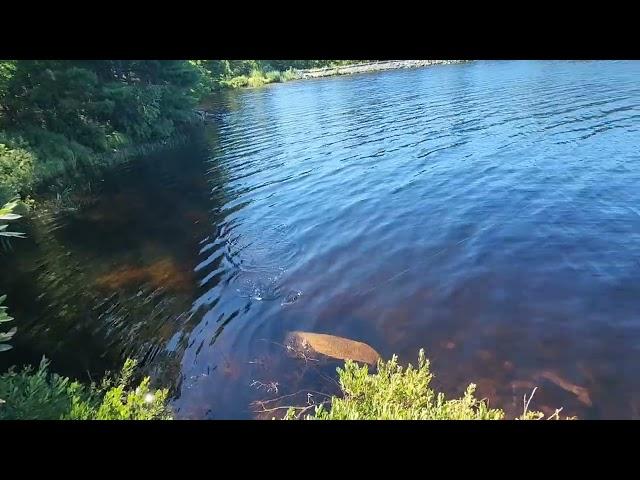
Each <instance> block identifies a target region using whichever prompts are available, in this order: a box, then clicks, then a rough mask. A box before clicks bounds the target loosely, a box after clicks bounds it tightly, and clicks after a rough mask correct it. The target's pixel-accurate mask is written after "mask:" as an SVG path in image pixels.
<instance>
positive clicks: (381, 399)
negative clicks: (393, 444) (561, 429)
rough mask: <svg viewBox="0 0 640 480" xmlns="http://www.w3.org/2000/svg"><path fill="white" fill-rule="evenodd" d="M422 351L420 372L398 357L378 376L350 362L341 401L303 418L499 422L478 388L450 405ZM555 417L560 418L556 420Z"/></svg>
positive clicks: (297, 412)
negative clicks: (437, 387) (436, 388)
mask: <svg viewBox="0 0 640 480" xmlns="http://www.w3.org/2000/svg"><path fill="white" fill-rule="evenodd" d="M429 367H430V365H429V360H427V359H426V357H425V354H424V350H420V353H419V355H418V368H414V367H413V366H412V365H409V366H408V367H407V368H406V369H403V367H401V366H400V365H398V358H397V357H396V356H395V355H394V356H393V358H392V359H391V360H390V361H387V362H385V361H383V360H379V361H378V371H377V372H376V373H375V374H371V373H369V370H368V367H367V366H366V365H365V366H359V365H358V364H357V363H354V362H352V361H350V360H348V361H347V362H346V363H345V366H344V368H338V369H337V370H338V375H339V378H340V387H341V389H342V393H343V396H342V397H335V396H334V397H332V398H331V402H330V406H329V408H327V407H326V406H325V405H324V404H321V405H319V406H317V407H315V412H314V413H313V414H311V415H306V416H304V417H303V418H305V419H307V420H310V419H316V420H501V419H503V418H504V416H505V414H504V411H502V410H500V409H493V408H489V406H488V405H487V402H486V401H485V400H479V399H477V398H475V396H474V393H475V388H476V386H475V385H474V384H470V385H469V386H468V387H467V390H466V391H465V393H464V395H463V396H462V397H461V398H456V399H452V400H447V399H446V398H445V395H444V394H443V393H436V392H435V391H434V390H433V389H432V388H431V386H430V384H431V380H432V379H433V375H432V374H431V372H430V369H429ZM308 408H309V407H292V408H290V409H289V410H288V412H287V415H286V417H285V418H286V419H295V418H299V417H301V414H302V413H304V412H305V411H306V410H307V409H308ZM557 413H558V412H556V415H555V416H556V417H557ZM542 417H543V414H542V413H541V412H533V411H527V406H525V410H524V413H523V414H522V416H521V417H520V419H527V420H530V419H531V420H532V419H540V418H542Z"/></svg>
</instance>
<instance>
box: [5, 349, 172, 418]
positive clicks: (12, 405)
mask: <svg viewBox="0 0 640 480" xmlns="http://www.w3.org/2000/svg"><path fill="white" fill-rule="evenodd" d="M48 366H49V361H48V360H46V359H44V358H43V359H42V361H41V362H40V365H39V367H38V369H37V370H35V371H34V370H33V369H32V368H31V367H25V368H24V369H23V370H22V371H19V372H16V371H15V369H14V368H11V369H9V371H8V372H6V373H4V374H3V375H0V398H1V399H3V402H2V403H0V420H156V419H157V420H170V419H171V418H172V417H171V411H170V410H169V408H168V406H167V397H168V390H155V391H154V390H151V389H150V386H149V383H150V380H149V378H148V377H146V378H144V379H143V380H142V382H141V383H140V384H139V385H138V386H137V387H136V388H133V387H132V386H131V379H132V375H133V371H134V368H135V366H136V362H135V361H134V360H130V359H129V360H127V361H126V362H125V364H124V367H123V368H122V371H121V372H120V375H119V376H118V377H117V378H115V379H108V378H107V379H106V380H104V381H103V382H102V384H101V385H100V386H96V385H91V386H85V385H83V384H81V383H79V382H77V381H71V380H70V379H69V378H67V377H62V376H60V375H57V374H55V373H53V374H50V373H49V372H48Z"/></svg>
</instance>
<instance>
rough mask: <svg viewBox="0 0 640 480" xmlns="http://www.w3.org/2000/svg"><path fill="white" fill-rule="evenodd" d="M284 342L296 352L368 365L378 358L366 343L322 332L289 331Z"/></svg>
mask: <svg viewBox="0 0 640 480" xmlns="http://www.w3.org/2000/svg"><path fill="white" fill-rule="evenodd" d="M286 344H287V346H288V347H290V348H291V349H292V350H293V351H294V352H296V353H305V354H307V353H308V352H314V353H320V354H322V355H326V356H327V357H331V358H338V359H340V360H347V359H349V360H354V361H356V362H361V363H368V364H369V365H375V364H376V363H377V362H378V359H379V358H380V355H379V354H378V352H376V351H375V350H374V349H373V348H371V347H370V346H369V345H367V344H366V343H362V342H357V341H355V340H349V339H348V338H343V337H336V336H335V335H326V334H323V333H311V332H290V333H289V334H288V335H287V339H286Z"/></svg>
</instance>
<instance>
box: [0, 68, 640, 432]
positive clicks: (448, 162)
mask: <svg viewBox="0 0 640 480" xmlns="http://www.w3.org/2000/svg"><path fill="white" fill-rule="evenodd" d="M639 80H640V62H635V61H616V62H609V61H607V62H601V61H594V62H558V61H526V62H524V61H523V62H515V61H478V62H472V63H468V64H461V65H448V66H437V67H430V68H423V69H415V70H398V71H388V72H382V73H374V74H363V75H354V76H350V77H335V78H325V79H318V80H308V81H299V82H291V83H287V84H277V85H270V86H268V87H265V88H261V89H255V90H245V91H240V92H232V93H228V94H225V95H223V96H220V97H218V98H214V99H212V100H211V104H210V105H208V108H209V109H210V110H211V111H212V112H213V116H212V119H211V120H210V121H209V122H208V124H207V125H206V127H204V128H203V131H201V132H199V133H198V134H195V135H194V136H193V138H192V139H191V140H190V141H189V142H188V143H187V144H185V145H182V146H179V147H175V148H172V149H170V150H167V151H164V152H160V153H155V154H152V155H148V156H146V157H142V158H137V159H133V160H131V161H129V162H127V163H126V164H123V165H121V166H119V167H117V168H115V169H113V170H112V171H110V172H109V173H108V174H106V175H104V177H103V178H101V179H100V180H99V181H96V182H95V185H92V189H91V193H90V194H86V195H85V196H84V197H82V198H75V199H74V201H73V202H69V203H70V205H69V206H68V208H67V206H66V205H61V208H60V209H59V211H58V213H56V214H47V215H41V216H40V217H38V218H37V219H35V220H32V221H30V222H29V223H28V224H26V222H25V224H23V225H22V226H24V229H23V230H25V231H26V232H27V234H28V237H29V238H28V239H27V240H20V241H15V242H12V249H13V251H12V252H8V253H7V252H3V254H2V255H3V257H2V258H3V268H2V272H0V292H3V293H6V294H7V295H8V302H7V303H8V305H9V307H10V309H11V310H10V312H11V313H12V315H13V316H14V317H16V325H17V326H18V328H19V331H18V334H17V335H16V336H15V337H14V338H15V340H14V341H13V344H14V347H15V348H14V349H13V350H12V351H10V352H7V353H6V354H3V355H2V356H0V362H2V364H1V365H0V367H2V368H5V367H6V366H8V365H9V364H13V363H25V362H30V363H35V362H37V361H38V360H39V359H40V357H41V356H42V355H46V356H47V357H48V358H51V359H52V363H53V368H54V370H57V371H60V372H61V373H66V374H69V375H73V376H77V377H81V378H83V379H86V378H94V379H95V378H96V377H99V376H100V375H101V374H102V373H103V372H104V370H105V369H114V368H118V366H119V365H121V363H122V362H123V360H124V359H125V358H126V357H127V356H134V357H136V358H138V359H140V360H141V362H142V364H143V366H144V368H145V370H146V371H148V372H150V373H151V374H152V375H153V376H154V377H155V378H156V380H157V381H158V382H161V383H164V384H165V385H169V386H171V387H172V391H173V394H174V398H173V407H174V410H175V411H176V413H177V415H176V416H177V417H178V418H199V419H200V418H270V417H271V416H273V415H279V414H281V413H284V410H276V409H277V408H280V407H283V406H286V405H292V404H295V405H304V404H307V402H314V401H318V400H319V399H322V398H325V397H324V395H327V394H329V395H330V394H332V393H335V392H336V391H337V385H336V382H335V380H336V374H335V368H336V367H337V366H339V365H340V364H341V362H340V361H337V360H332V359H329V358H320V359H317V358H314V359H312V358H295V357H292V356H290V355H289V354H288V353H289V352H288V351H287V348H286V346H285V339H286V337H287V333H288V332H291V331H299V330H302V331H307V332H315V333H325V334H331V335H338V336H341V337H346V338H349V339H353V340H357V341H361V342H365V343H367V344H368V345H370V346H372V347H373V348H374V349H375V350H376V351H377V352H379V353H380V354H381V355H382V356H383V357H387V358H388V357H390V356H391V355H393V354H397V355H398V356H399V359H400V361H401V362H404V363H406V362H414V363H415V362H416V360H417V355H418V350H419V349H420V348H424V349H425V350H426V353H427V356H428V357H429V358H430V359H431V361H432V370H433V372H434V373H435V375H436V379H435V380H434V382H435V384H436V386H437V387H439V388H441V389H442V390H444V391H445V392H447V393H449V394H452V395H453V394H456V395H457V394H460V393H462V391H463V390H464V389H465V387H466V386H467V385H468V384H469V383H470V382H474V383H476V384H477V385H478V395H479V396H480V397H487V398H489V400H490V405H491V406H495V407H502V408H504V409H505V410H506V411H507V412H508V414H509V415H516V414H518V413H519V412H521V410H522V403H523V402H522V397H523V395H524V394H525V393H526V394H529V393H530V392H531V390H532V389H533V387H535V386H537V387H538V390H537V392H536V396H535V398H534V400H533V401H532V407H535V408H538V409H542V410H543V411H545V412H548V413H551V412H553V409H554V408H555V407H563V408H564V410H563V413H566V414H568V415H577V416H579V417H580V418H640V376H638V375H637V372H636V370H635V366H636V365H638V363H639V362H640V317H639V316H638V312H640V188H638V185H639V184H640V149H639V148H638V140H639V138H640V137H639V127H640V81H639ZM61 203H64V202H61ZM274 399H275V400H274ZM270 400H274V401H271V402H270ZM261 401H262V403H261Z"/></svg>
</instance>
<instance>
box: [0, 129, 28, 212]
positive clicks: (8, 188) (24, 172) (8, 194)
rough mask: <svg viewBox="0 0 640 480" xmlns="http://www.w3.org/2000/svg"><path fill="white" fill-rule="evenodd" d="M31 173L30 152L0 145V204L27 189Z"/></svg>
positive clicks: (3, 144)
mask: <svg viewBox="0 0 640 480" xmlns="http://www.w3.org/2000/svg"><path fill="white" fill-rule="evenodd" d="M0 140H1V139H0ZM33 172H34V155H33V154H32V153H31V152H29V151H27V150H25V149H23V148H10V147H9V146H8V145H6V144H5V143H0V203H4V202H6V201H7V200H9V199H10V198H12V197H15V196H16V195H18V194H19V193H20V192H21V191H22V190H25V189H29V188H30V187H31V184H32V182H33Z"/></svg>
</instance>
